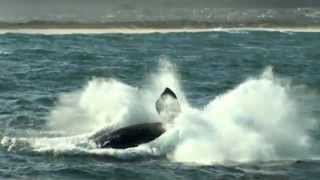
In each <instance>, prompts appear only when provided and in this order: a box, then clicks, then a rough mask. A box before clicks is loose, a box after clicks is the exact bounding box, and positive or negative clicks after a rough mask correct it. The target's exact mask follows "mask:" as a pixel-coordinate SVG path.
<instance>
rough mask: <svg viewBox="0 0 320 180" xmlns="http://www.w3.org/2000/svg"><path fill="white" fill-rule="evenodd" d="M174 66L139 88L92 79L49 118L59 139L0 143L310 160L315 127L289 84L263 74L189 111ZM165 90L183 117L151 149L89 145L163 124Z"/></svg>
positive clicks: (175, 157)
mask: <svg viewBox="0 0 320 180" xmlns="http://www.w3.org/2000/svg"><path fill="white" fill-rule="evenodd" d="M175 69H176V67H175V66H174V65H172V64H170V63H169V62H168V61H166V60H165V58H164V60H161V61H160V65H159V70H158V71H157V72H156V73H154V74H151V75H150V76H149V78H148V79H147V80H146V85H145V86H143V87H142V88H140V89H139V88H137V87H132V86H130V85H127V84H125V83H123V82H120V81H117V80H115V79H103V78H96V79H92V80H91V81H89V82H88V84H87V85H86V86H85V87H84V88H83V89H81V90H79V91H76V92H70V93H66V94H62V95H61V97H60V98H59V100H58V102H57V104H56V107H55V108H54V109H53V110H52V112H51V113H50V115H49V117H48V126H49V127H50V128H51V129H52V130H55V131H64V132H65V135H64V136H61V137H55V138H50V137H45V138H37V137H34V138H10V137H5V138H3V139H2V145H3V146H6V147H9V150H10V149H13V148H14V147H15V145H16V146H17V144H20V145H21V144H22V145H25V144H28V145H29V146H30V148H31V150H32V151H36V152H48V151H49V152H50V151H54V152H59V153H63V154H68V153H71V154H73V153H76V154H77V153H84V154H98V155H103V156H105V155H110V156H115V157H120V158H127V157H133V156H148V155H149V156H150V155H151V156H162V155H164V156H167V157H168V158H169V159H171V160H172V161H178V162H193V163H204V164H211V163H223V162H227V161H232V162H234V161H236V162H243V161H269V160H284V159H302V158H303V159H304V158H310V156H311V154H312V153H311V149H312V137H311V136H310V135H309V130H310V129H312V127H314V124H315V121H314V119H312V118H309V117H308V116H306V115H305V113H301V112H302V110H303V104H301V103H300V102H299V101H297V100H296V98H295V95H294V94H292V88H293V87H292V86H291V85H290V82H288V81H285V80H283V79H281V78H277V77H276V76H275V75H274V73H273V72H272V68H270V67H268V68H266V70H265V71H264V72H263V73H262V74H261V75H260V76H258V77H254V78H249V79H248V80H246V81H244V82H243V83H241V84H239V85H238V86H237V87H235V88H234V89H232V90H229V91H227V92H225V93H223V94H221V95H219V96H217V97H216V98H215V99H213V100H211V101H210V102H209V104H208V105H206V106H204V107H203V108H200V109H199V108H194V107H192V105H190V104H189V103H188V102H187V100H186V98H185V96H184V93H183V91H182V89H181V86H180V84H179V78H178V76H177V73H176V70H175ZM165 87H170V88H171V89H172V90H173V91H174V92H175V93H176V94H177V96H178V99H179V101H180V104H181V114H180V115H179V116H178V117H177V119H176V120H175V122H174V124H173V125H172V126H170V127H169V129H168V130H167V132H166V133H165V134H164V135H162V136H161V137H160V138H158V139H157V140H155V141H154V142H152V143H149V144H144V145H141V146H138V147H136V148H129V149H126V150H114V149H96V147H95V146H94V144H92V142H91V141H90V140H89V138H88V137H90V136H91V135H92V134H94V133H96V132H98V131H99V130H101V129H108V128H109V129H117V128H119V127H123V126H128V125H131V124H136V123H142V122H148V121H161V117H159V116H158V114H157V112H156V110H155V107H154V103H155V101H156V100H157V98H158V97H159V95H160V94H161V92H162V91H163V89H164V88H165Z"/></svg>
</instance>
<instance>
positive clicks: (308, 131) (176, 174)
mask: <svg viewBox="0 0 320 180" xmlns="http://www.w3.org/2000/svg"><path fill="white" fill-rule="evenodd" d="M319 39H320V34H319V33H303V32H301V33H281V32H255V31H250V32H245V31H243V32H206V33H168V34H157V33H155V34H139V35H137V34H136V35H131V34H105V35H26V34H3V35H0V68H1V70H0V103H1V106H0V126H1V127H2V128H1V129H0V136H1V139H2V145H1V147H0V177H2V178H4V179H150V178H153V179H318V177H319V175H320V169H319V167H320V166H319V165H320V163H319V161H318V160H317V157H318V154H319V153H318V152H319V148H318V145H319V142H318V140H319V137H320V136H319V133H318V131H319V128H318V121H319V118H320V111H319V107H320V104H319V101H318V100H319V99H320V86H319V85H320V75H319V70H320V61H319V60H320V51H319V47H320V41H319ZM162 64H167V65H162ZM167 66H169V68H167ZM268 67H269V68H268ZM270 67H272V68H273V72H271V70H270V72H269V70H268V69H270ZM162 69H165V71H164V72H166V73H168V74H169V76H168V78H173V80H175V81H174V82H172V81H171V80H172V79H167V80H166V78H167V76H166V74H165V73H164V74H163V73H161V72H162ZM266 69H267V70H266ZM268 73H269V75H268ZM263 74H267V75H263ZM270 74H271V75H270ZM270 76H272V77H270ZM152 77H153V78H152ZM157 78H159V79H157ZM99 79H100V80H101V79H102V81H103V82H99ZM110 79H111V80H113V81H115V82H116V83H115V84H116V85H114V84H112V83H111V82H110ZM150 79H152V80H150ZM163 79H164V80H163ZM270 79H271V80H270ZM250 80H253V81H254V82H251V81H250ZM255 80H256V81H255ZM264 80H266V82H265V81H264ZM149 82H153V83H155V84H157V83H160V85H159V86H161V85H165V86H170V85H172V86H174V88H175V89H177V91H178V92H177V93H178V96H180V97H181V99H184V103H183V104H186V107H188V108H191V107H192V108H191V109H194V110H195V111H196V113H198V111H199V112H200V114H201V115H199V114H196V116H194V115H192V113H191V112H193V111H192V110H190V109H188V108H187V109H186V110H185V112H186V113H185V114H184V115H183V116H182V117H188V118H187V119H188V120H189V121H190V119H192V121H193V120H194V121H197V120H196V118H192V117H199V116H202V115H204V116H205V117H199V121H201V122H206V123H209V124H210V123H212V122H211V120H209V119H210V117H212V119H215V120H214V121H218V120H217V119H220V120H221V122H223V121H227V122H229V120H230V122H232V123H231V124H223V123H222V124H219V123H218V124H214V125H212V127H214V128H213V129H215V130H217V132H220V131H221V132H222V131H223V132H222V133H220V134H219V133H217V134H215V135H213V137H214V138H208V136H209V135H208V134H201V136H200V135H199V139H200V140H201V141H200V140H199V141H200V142H202V144H201V143H200V145H199V144H194V142H193V141H192V143H187V144H184V142H189V141H188V140H194V141H198V139H197V138H198V136H193V135H190V134H192V133H190V132H191V131H189V130H186V131H183V133H182V135H180V140H178V141H177V142H176V143H174V144H177V145H176V146H173V148H168V149H167V150H165V152H161V153H160V154H157V153H156V154H152V155H150V154H149V153H144V151H141V152H140V151H139V150H132V153H133V154H139V155H133V157H131V155H130V153H131V151H129V152H127V151H126V152H125V153H124V154H125V155H122V152H120V153H119V154H117V153H116V155H114V154H113V153H111V152H103V153H99V150H96V149H90V147H87V145H86V146H85V147H82V145H79V143H78V144H76V145H74V146H72V147H71V148H68V147H67V145H68V144H69V143H71V142H69V141H68V140H66V139H67V138H68V137H69V136H71V135H72V136H73V135H76V136H77V138H78V139H81V138H83V139H85V138H86V137H81V135H83V134H85V133H90V132H93V131H95V130H97V129H98V128H99V127H100V126H104V124H103V122H105V121H104V120H105V119H108V118H110V119H112V121H113V118H114V117H113V116H112V115H118V114H117V113H118V109H117V107H118V105H119V104H121V107H122V106H126V105H123V103H124V104H126V103H127V101H123V99H122V98H123V97H126V98H124V99H125V100H127V99H129V100H128V102H129V105H128V109H127V110H128V112H129V115H128V117H127V116H125V117H126V118H120V119H121V120H119V121H121V123H122V124H125V123H128V122H127V121H128V120H132V119H134V118H135V117H140V118H141V114H142V115H144V114H146V117H150V116H152V115H153V114H152V112H151V113H149V112H141V113H140V112H139V111H138V114H139V113H140V114H139V115H135V113H134V112H135V110H134V109H132V108H131V105H130V103H132V102H133V101H135V103H136V105H135V106H139V103H140V102H139V101H138V100H137V98H135V97H131V96H135V95H136V94H135V93H133V92H134V90H132V89H136V90H137V91H138V92H139V93H140V95H141V94H143V93H144V92H145V91H147V90H148V92H149V90H150V92H151V94H152V93H154V95H155V96H157V95H158V93H159V92H160V89H159V91H151V89H157V88H155V87H158V86H157V85H152V83H149ZM90 83H92V84H91V85H90ZM95 83H96V84H95ZM117 83H118V84H120V85H119V86H118V85H117ZM177 84H178V85H177ZM122 85H123V86H125V87H127V86H128V88H129V89H127V88H125V87H122ZM161 87H162V86H161ZM260 87H261V89H260ZM144 90H145V91H144ZM110 91H111V92H110ZM79 92H80V95H79V94H77V93H79ZM104 92H106V95H105V96H108V97H102V96H103V94H104ZM81 93H82V94H81ZM139 93H138V94H139ZM123 94H124V95H123ZM248 94H249V95H248ZM63 95H67V96H68V97H64V96H63ZM85 95H88V96H85ZM89 95H90V96H89ZM96 95H97V96H98V95H99V96H98V98H97V97H96ZM69 96H72V97H74V98H73V99H72V98H70V97H69ZM110 96H114V97H115V98H114V99H111V100H110V98H109V97H110ZM118 97H120V98H121V100H119V101H118V99H117V98H118ZM128 97H130V98H128ZM148 97H149V96H148ZM217 97H220V100H215V98H217ZM227 97H229V98H227ZM155 98H157V97H155ZM74 99H76V100H74ZM79 99H84V100H83V101H81V100H79ZM138 99H139V98H138ZM109 100H110V102H106V101H109ZM66 101H68V102H69V103H67V102H66ZM136 101H138V102H136ZM81 102H83V103H84V104H85V106H83V104H81ZM145 102H148V101H144V100H141V103H145ZM150 102H152V101H150ZM230 102H232V103H231V105H229V104H228V103H230ZM273 102H276V103H274V104H273ZM77 103H79V104H80V105H79V104H77ZM104 103H107V105H105V104H104ZM250 103H252V104H253V105H250ZM92 104H93V105H94V107H92V108H90V107H91V106H90V105H92ZM137 104H138V105H137ZM237 104H239V105H238V106H237ZM248 104H249V105H248ZM102 105H103V106H102ZM104 105H105V106H104ZM260 105H261V106H260ZM264 105H265V106H264ZM113 106H114V107H113ZM144 106H150V109H153V104H151V105H150V104H144ZM239 106H244V107H247V106H248V108H244V109H243V110H241V112H240V111H239V112H238V111H237V109H238V107H239ZM139 107H140V106H139ZM235 107H237V108H235ZM278 107H281V108H278ZM68 108H69V109H71V111H72V112H70V111H66V109H68ZM101 108H102V109H106V110H101ZM114 108H116V110H114ZM273 108H274V109H273ZM92 109H93V110H92ZM217 109H218V110H219V113H217V112H216V110H217ZM239 109H241V108H239ZM261 109H262V110H261ZM269 109H270V111H268V110H269ZM53 111H55V114H54V112H53ZM133 111H134V112H133ZM150 111H151V110H150ZM224 111H227V112H224ZM119 112H120V110H119ZM86 113H87V114H86ZM94 113H96V114H94ZM108 113H109V114H108ZM211 113H212V114H213V115H212V114H211ZM239 113H240V114H241V115H242V114H244V115H245V116H246V117H247V119H249V120H250V121H249V124H251V125H250V126H248V127H247V126H246V125H243V124H241V125H239V126H238V124H237V123H238V119H237V118H233V117H238V116H237V115H238V114H239ZM83 114H85V115H87V116H84V115H83ZM98 114H99V117H98ZM132 114H133V115H132ZM230 114H232V115H230ZM96 115H97V117H96ZM198 115H199V116H198ZM229 115H230V116H229ZM69 117H70V118H71V119H72V120H70V122H69V120H68V118H69ZM75 117H77V119H76V118H75ZM117 117H118V116H117ZM121 117H122V116H121ZM217 117H219V118H217ZM241 117H243V116H241ZM278 117H280V118H279V119H277V118H278ZM296 117H299V120H297V119H298V118H297V119H296ZM224 118H225V119H226V120H224ZM57 119H58V120H57ZM59 119H60V120H59ZM61 119H62V120H61ZM101 119H103V120H101ZM122 119H125V120H123V122H122ZM142 119H143V118H142ZM240 119H241V118H240ZM272 119H277V121H275V122H273V121H272ZM251 120H252V121H251ZM269 120H270V123H269ZM132 121H133V120H132ZM134 121H135V120H134ZM189 121H188V122H189ZM233 121H235V123H233ZM239 121H240V120H239ZM311 121H312V123H311ZM65 122H67V123H65ZM106 122H109V121H107V120H106ZM266 122H267V123H266ZM309 122H310V123H309ZM121 123H120V124H121ZM264 123H266V124H264ZM81 124H82V125H83V126H81ZM106 124H107V123H106ZM183 124H187V122H184V123H183ZM220 125H221V126H222V125H223V127H219V126H220ZM233 125H235V129H231V130H230V131H231V132H229V131H228V133H227V131H225V132H224V129H228V128H231V126H232V127H233ZM78 126H79V128H78V129H74V128H73V127H78ZM186 126H188V128H190V127H193V125H192V124H187V125H186ZM244 126H246V127H244ZM252 126H253V128H252V129H251V127H252ZM86 127H88V129H87V131H86ZM194 127H195V128H196V129H197V128H198V127H197V126H194ZM101 128H103V127H101ZM246 128H248V130H244V129H246ZM267 129H268V130H267ZM274 129H276V130H274ZM198 130H199V131H206V129H198ZM68 131H69V132H68ZM70 131H72V133H71V132H70ZM213 131H214V130H213ZM247 131H250V132H252V134H247V133H246V132H247ZM192 132H193V131H192ZM260 132H261V133H260ZM253 134H254V135H253ZM222 135H223V136H222ZM251 135H252V136H251ZM255 135H257V136H255ZM273 135H274V136H273ZM189 136H190V137H191V136H192V138H190V137H189ZM53 137H60V138H61V139H58V140H57V143H56V142H55V141H54V140H52V138H53ZM218 137H220V138H218ZM8 138H9V140H10V142H9V143H6V142H4V141H5V140H4V139H8ZM41 138H47V139H45V140H39V139H41ZM252 138H253V139H254V140H252ZM255 138H257V139H258V140H257V141H255V140H256V139H255ZM300 138H301V139H300ZM305 138H307V139H308V140H307V141H306V142H304V141H303V139H305ZM169 139H170V138H169ZM230 139H235V140H236V142H237V143H235V144H233V143H231V142H233V141H232V140H230ZM209 140H210V141H209ZM251 140H252V143H249V142H251ZM300 140H301V142H300ZM46 141H49V142H52V143H49V144H46ZM219 141H221V144H220V145H219V144H215V142H219ZM302 141H303V142H302ZM260 142H261V144H260ZM71 144H72V143H71ZM80 144H81V143H80ZM160 144H161V143H160ZM241 144H242V145H243V146H246V147H248V148H243V147H242V146H241ZM180 145H181V146H180ZM198 145H199V146H198ZM206 145H208V146H206ZM268 145H271V146H270V148H264V147H265V146H266V147H267V146H268ZM160 146H162V145H160ZM197 146H198V147H199V149H198V148H197ZM200 146H201V147H202V146H203V148H200ZM252 147H259V148H252ZM260 147H261V148H260ZM268 147H269V146H268ZM287 147H288V148H287ZM186 148H188V149H189V148H190V149H189V151H187V152H185V151H184V150H185V149H186ZM165 149H166V148H165ZM232 149H234V150H232ZM252 149H254V150H252ZM270 149H271V150H270ZM237 150H239V152H238V151H237ZM269 150H270V152H269ZM251 151H252V152H251ZM137 152H139V153H137ZM265 152H268V153H265ZM237 153H238V155H237ZM146 154H148V155H146ZM259 154H260V155H259ZM188 156H190V158H189V157H188ZM128 157H129V158H128ZM191 157H192V158H191ZM198 160H199V161H198ZM205 160H208V161H206V162H205V163H203V161H205ZM208 162H209V163H208Z"/></svg>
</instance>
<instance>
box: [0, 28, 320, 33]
mask: <svg viewBox="0 0 320 180" xmlns="http://www.w3.org/2000/svg"><path fill="white" fill-rule="evenodd" d="M241 31H243V32H246V31H269V32H320V27H235V28H229V27H228V28H220V27H219V28H87V27H82V28H68V27H64V28H62V27H58V28H45V27H42V28H29V27H20V28H0V34H7V33H14V34H47V35H50V34H52V35H54V34H57V35H59V34H60V35H63V34H151V33H197V32H241Z"/></svg>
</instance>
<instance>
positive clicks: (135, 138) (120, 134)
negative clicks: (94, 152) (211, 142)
mask: <svg viewBox="0 0 320 180" xmlns="http://www.w3.org/2000/svg"><path fill="white" fill-rule="evenodd" d="M172 102H174V103H172ZM173 105H174V106H175V107H174V108H172V106H173ZM176 106H178V107H176ZM170 108H171V109H173V111H171V110H170ZM156 110H157V112H158V113H159V114H160V115H161V114H162V113H167V112H170V113H169V114H170V117H174V118H175V117H176V114H178V113H179V112H180V105H179V103H178V100H177V96H176V95H175V93H174V92H173V91H172V90H171V89H170V88H166V89H165V90H164V91H163V92H162V94H161V95H160V98H159V99H158V100H157V101H156ZM172 114H173V116H172ZM164 132H165V128H164V124H163V123H161V122H154V123H141V124H135V125H132V126H127V127H123V128H120V129H118V130H115V131H111V132H110V131H107V132H105V131H102V132H99V133H97V134H95V135H94V136H93V137H92V139H93V141H94V142H95V144H96V145H97V147H98V148H113V149H126V148H130V147H136V146H139V145H141V144H145V143H149V142H151V141H153V140H155V139H156V138H158V137H159V136H161V135H162V134H163V133H164Z"/></svg>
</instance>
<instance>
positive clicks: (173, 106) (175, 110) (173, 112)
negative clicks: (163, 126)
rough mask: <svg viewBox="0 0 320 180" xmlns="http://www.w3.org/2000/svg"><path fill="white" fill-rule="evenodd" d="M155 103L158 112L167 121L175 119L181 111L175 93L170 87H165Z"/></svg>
mask: <svg viewBox="0 0 320 180" xmlns="http://www.w3.org/2000/svg"><path fill="white" fill-rule="evenodd" d="M155 105H156V110H157V112H158V114H159V115H160V116H161V118H162V119H164V120H167V121H171V120H173V119H175V118H176V117H177V116H178V115H179V113H180V111H181V107H180V104H179V101H178V98H177V95H176V94H175V93H174V92H173V91H172V90H171V89H170V88H165V90H164V91H163V92H162V94H161V95H160V97H159V99H158V100H157V101H156V103H155Z"/></svg>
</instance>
